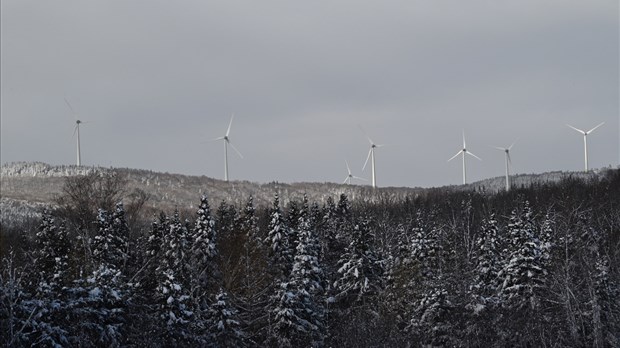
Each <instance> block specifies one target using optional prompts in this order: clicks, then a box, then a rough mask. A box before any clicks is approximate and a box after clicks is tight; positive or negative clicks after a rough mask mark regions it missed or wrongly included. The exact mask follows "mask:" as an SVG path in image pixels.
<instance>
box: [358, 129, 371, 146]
mask: <svg viewBox="0 0 620 348" xmlns="http://www.w3.org/2000/svg"><path fill="white" fill-rule="evenodd" d="M357 126H358V127H360V130H361V131H362V133H364V136H366V139H368V142H369V143H370V145H374V144H375V142H374V141H372V139H370V137H369V136H368V134H367V133H366V131H364V128H362V125H357Z"/></svg>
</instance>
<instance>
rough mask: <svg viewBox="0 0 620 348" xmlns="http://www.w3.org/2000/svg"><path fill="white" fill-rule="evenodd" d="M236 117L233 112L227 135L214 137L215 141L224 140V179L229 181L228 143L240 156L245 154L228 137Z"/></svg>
mask: <svg viewBox="0 0 620 348" xmlns="http://www.w3.org/2000/svg"><path fill="white" fill-rule="evenodd" d="M234 117H235V114H232V115H231V116H230V123H228V129H227V130H226V135H224V136H223V137H219V138H215V139H213V141H217V140H224V180H226V181H228V145H230V146H231V147H232V148H233V150H235V152H237V154H238V155H239V157H240V158H243V155H242V154H241V152H239V150H237V148H236V147H235V145H233V144H232V143H231V142H230V138H229V137H228V136H229V135H230V127H231V126H232V121H233V118H234Z"/></svg>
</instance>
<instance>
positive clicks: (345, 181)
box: [342, 176, 349, 184]
mask: <svg viewBox="0 0 620 348" xmlns="http://www.w3.org/2000/svg"><path fill="white" fill-rule="evenodd" d="M347 180H349V176H347V177H346V178H344V181H343V182H342V183H343V184H346V183H347Z"/></svg>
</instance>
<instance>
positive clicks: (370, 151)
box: [362, 147, 372, 171]
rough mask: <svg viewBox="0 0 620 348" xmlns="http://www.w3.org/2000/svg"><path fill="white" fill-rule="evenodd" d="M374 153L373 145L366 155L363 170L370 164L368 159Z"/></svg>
mask: <svg viewBox="0 0 620 348" xmlns="http://www.w3.org/2000/svg"><path fill="white" fill-rule="evenodd" d="M371 153H372V147H371V148H370V150H368V156H367V157H366V162H364V166H363V167H362V171H364V169H366V165H367V164H368V160H369V159H370V154H371Z"/></svg>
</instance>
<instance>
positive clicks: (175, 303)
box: [155, 211, 194, 345]
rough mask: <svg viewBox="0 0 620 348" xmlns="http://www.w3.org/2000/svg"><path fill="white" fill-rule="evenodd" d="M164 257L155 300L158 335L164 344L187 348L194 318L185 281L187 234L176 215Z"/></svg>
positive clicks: (166, 236)
mask: <svg viewBox="0 0 620 348" xmlns="http://www.w3.org/2000/svg"><path fill="white" fill-rule="evenodd" d="M162 249H163V251H164V253H163V255H162V257H161V263H160V265H159V267H158V269H157V276H158V286H157V289H156V296H155V300H156V303H157V307H158V309H157V313H158V316H159V318H160V320H161V321H162V322H163V324H164V331H163V332H162V333H161V334H162V336H163V337H162V338H163V340H164V341H165V342H166V344H170V345H186V344H190V342H192V340H193V333H192V330H191V329H192V325H191V320H192V319H193V317H194V308H193V303H192V300H191V297H190V283H189V279H188V278H187V276H188V274H187V266H188V264H187V263H188V261H189V260H188V252H189V243H188V231H187V228H186V227H185V226H184V224H183V223H182V222H181V220H180V217H179V212H178V211H175V213H174V215H173V217H172V219H171V220H170V229H169V231H168V233H167V234H166V235H165V236H164V243H163V248H162Z"/></svg>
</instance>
